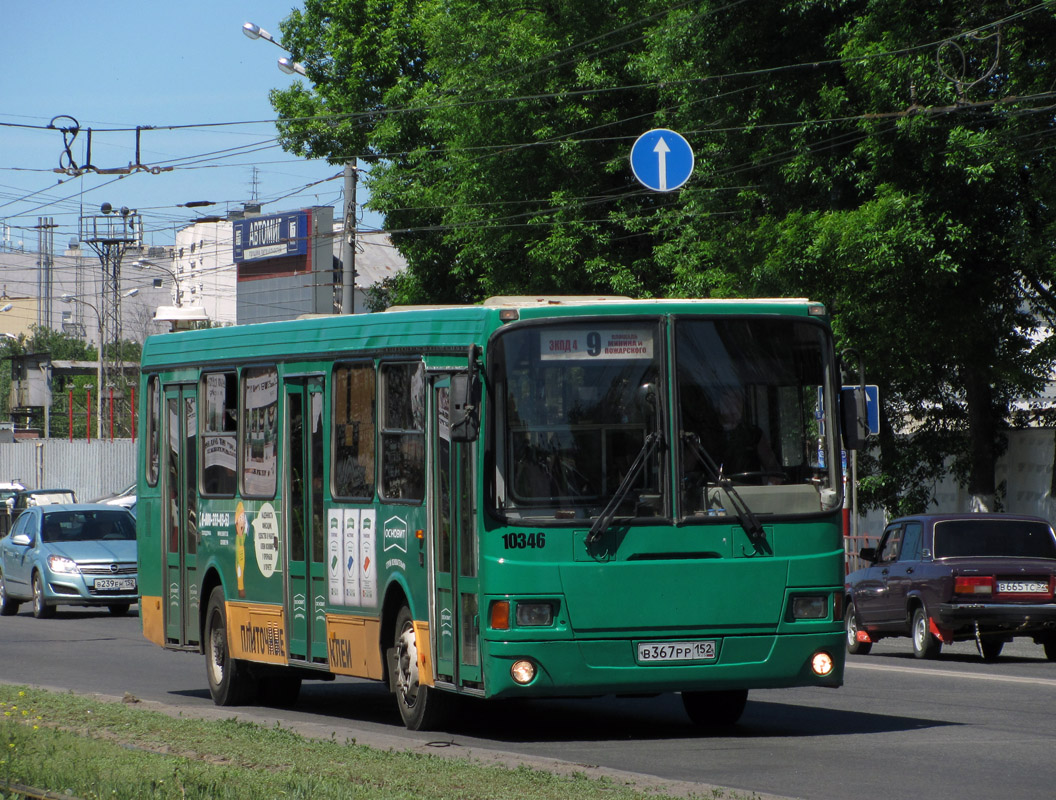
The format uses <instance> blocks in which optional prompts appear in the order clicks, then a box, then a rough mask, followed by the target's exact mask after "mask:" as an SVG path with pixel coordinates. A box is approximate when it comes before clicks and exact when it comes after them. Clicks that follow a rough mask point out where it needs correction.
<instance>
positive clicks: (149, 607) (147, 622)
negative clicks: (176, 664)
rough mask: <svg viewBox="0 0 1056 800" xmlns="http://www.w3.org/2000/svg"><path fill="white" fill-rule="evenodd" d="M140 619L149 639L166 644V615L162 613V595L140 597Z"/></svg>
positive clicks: (161, 644)
mask: <svg viewBox="0 0 1056 800" xmlns="http://www.w3.org/2000/svg"><path fill="white" fill-rule="evenodd" d="M139 619H140V624H141V625H142V627H143V636H144V637H145V638H146V639H147V641H150V642H154V644H156V645H160V646H161V647H164V646H165V616H164V615H163V614H162V613H161V598H160V597H147V596H144V597H141V598H139Z"/></svg>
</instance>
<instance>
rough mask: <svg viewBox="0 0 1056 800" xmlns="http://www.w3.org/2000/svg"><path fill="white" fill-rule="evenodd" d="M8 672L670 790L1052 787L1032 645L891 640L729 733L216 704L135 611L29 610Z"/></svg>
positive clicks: (359, 688)
mask: <svg viewBox="0 0 1056 800" xmlns="http://www.w3.org/2000/svg"><path fill="white" fill-rule="evenodd" d="M133 611H134V609H133ZM0 680H2V681H4V682H6V683H16V684H30V685H34V686H44V687H50V688H61V689H72V690H74V691H77V692H84V693H91V694H101V695H105V696H110V697H118V698H120V697H122V696H124V695H125V694H126V693H127V694H131V695H133V696H135V697H136V698H137V699H140V700H142V701H145V702H147V703H148V704H150V705H153V704H154V703H158V704H164V705H162V706H158V707H159V708H162V709H164V710H168V711H170V712H171V713H181V714H183V715H184V716H192V715H199V716H208V717H218V716H238V718H239V719H243V720H257V721H260V722H262V723H264V724H267V725H271V724H273V723H274V722H275V721H281V722H282V724H284V725H287V726H290V727H294V728H296V729H298V730H301V731H303V732H304V733H306V734H307V735H315V736H320V737H324V738H330V737H331V735H334V736H336V737H337V740H338V741H345V740H355V741H356V742H359V743H362V744H372V745H375V746H380V747H385V748H389V747H398V748H408V749H412V750H418V751H421V752H432V753H436V754H441V755H459V756H471V757H475V758H485V759H494V760H498V761H500V762H502V763H517V762H519V761H521V760H527V761H528V763H532V764H537V765H544V766H547V765H548V766H554V767H556V768H559V769H574V770H576V771H585V772H587V773H588V774H617V775H621V776H622V774H623V773H628V772H629V773H635V774H638V775H642V776H652V777H655V778H660V779H662V780H663V781H672V782H676V783H673V784H662V785H664V786H668V788H670V789H672V790H682V791H685V790H686V789H687V788H691V789H697V790H700V791H701V792H706V791H708V790H709V789H710V787H713V786H722V787H731V788H735V789H739V790H741V791H743V792H745V793H750V792H756V793H758V794H761V795H774V796H779V797H798V798H811V800H845V799H846V798H855V800H900V799H901V798H906V799H907V800H908V799H909V798H912V799H913V800H919V798H947V797H949V798H957V800H976V799H978V800H984V799H985V800H993V798H1005V799H1007V800H1031V798H1039V800H1041V799H1042V798H1044V800H1051V798H1053V797H1056V747H1054V745H1056V663H1050V662H1048V661H1046V660H1045V657H1044V653H1043V651H1042V649H1041V648H1040V647H1038V646H1036V645H1034V644H1032V643H1030V642H1029V641H1018V640H1017V642H1016V643H1014V644H1012V645H1006V648H1005V654H1004V655H1003V656H1002V658H1001V659H1000V660H999V661H998V662H996V663H993V664H984V663H983V662H982V661H981V660H980V659H979V657H978V655H977V654H976V653H975V646H974V645H971V644H960V645H955V646H954V647H950V648H944V650H943V654H942V656H941V657H940V658H939V659H938V660H936V661H928V662H922V661H918V660H916V659H914V658H913V657H912V656H911V655H910V647H909V641H908V640H886V641H884V642H881V643H880V644H878V645H876V646H875V647H874V649H873V653H872V654H871V655H869V656H855V657H852V658H851V659H850V661H849V664H848V669H847V675H846V683H845V685H844V687H843V688H841V689H836V690H833V689H793V690H775V691H755V692H752V693H751V695H749V701H748V708H747V710H746V711H745V714H744V717H743V718H742V720H741V723H740V724H739V725H738V726H737V727H736V728H735V729H734V730H733V731H732V732H730V733H728V734H726V735H708V734H702V733H701V732H700V731H698V730H697V729H696V728H694V727H693V726H692V725H691V724H690V723H689V721H688V720H687V718H686V717H685V714H684V713H683V711H682V706H681V703H680V702H679V700H678V698H677V697H675V696H672V695H664V696H660V697H655V698H635V699H616V698H601V699H596V700H585V701H546V702H530V703H502V704H485V703H472V704H467V705H466V706H465V707H464V708H463V709H462V711H461V714H460V717H459V719H458V720H457V721H456V723H455V725H454V726H453V727H452V728H451V729H450V730H448V731H446V732H443V733H436V732H432V733H426V732H417V733H416V732H409V731H406V730H404V729H403V727H402V725H401V724H400V720H399V715H398V713H397V712H396V709H395V706H394V705H393V702H392V700H391V699H390V698H389V696H388V695H387V694H386V692H385V690H384V688H383V687H381V686H380V685H378V684H375V683H370V682H363V681H356V680H338V681H335V682H332V683H317V682H312V683H306V684H305V686H304V689H303V690H302V696H301V702H300V703H299V704H298V706H297V707H296V708H295V709H293V710H288V711H287V710H280V709H267V708H256V707H243V708H237V709H219V708H217V707H215V706H214V705H213V704H212V701H211V700H210V698H209V692H208V688H207V685H206V680H205V666H204V660H203V658H202V657H201V656H197V655H192V654H185V653H174V652H168V651H165V650H162V649H160V648H158V647H156V646H154V645H152V644H150V643H149V642H147V641H146V640H145V639H143V638H142V637H141V635H140V632H139V619H138V617H137V616H136V615H135V613H133V614H132V615H130V616H128V617H125V618H114V617H111V616H110V615H109V614H107V613H106V612H105V611H103V612H96V611H87V610H80V609H72V608H70V609H67V608H60V609H59V613H58V615H57V616H56V617H55V618H54V619H50V620H36V619H34V618H33V617H32V615H31V614H30V613H29V611H28V607H27V610H25V611H23V612H22V613H20V614H19V615H18V616H15V617H5V618H2V619H0ZM613 771H617V772H613ZM649 780H650V779H649V777H643V778H642V781H643V782H644V784H645V785H649ZM678 782H682V783H678Z"/></svg>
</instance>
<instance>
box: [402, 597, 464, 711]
mask: <svg viewBox="0 0 1056 800" xmlns="http://www.w3.org/2000/svg"><path fill="white" fill-rule="evenodd" d="M394 633H395V636H394V637H393V647H392V650H390V651H389V669H390V673H391V676H392V677H391V685H392V689H393V691H394V692H395V694H396V705H397V706H399V709H400V716H401V717H402V718H403V724H404V725H405V726H407V728H408V729H409V730H412V731H427V730H432V729H434V728H436V727H438V726H440V725H442V724H443V721H444V718H445V716H446V714H447V710H448V708H449V705H450V702H451V699H452V698H451V696H450V695H446V694H444V693H442V692H440V691H438V690H437V689H434V688H433V687H431V686H423V685H422V683H421V680H420V677H419V675H418V642H417V638H416V637H415V633H414V619H413V617H412V616H411V610H410V609H409V608H407V606H403V607H402V608H401V609H400V613H399V614H397V615H396V629H395V632H394Z"/></svg>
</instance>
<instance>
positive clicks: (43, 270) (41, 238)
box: [37, 217, 56, 328]
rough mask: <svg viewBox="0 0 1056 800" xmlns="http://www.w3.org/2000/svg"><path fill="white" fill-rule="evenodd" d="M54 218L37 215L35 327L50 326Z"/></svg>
mask: <svg viewBox="0 0 1056 800" xmlns="http://www.w3.org/2000/svg"><path fill="white" fill-rule="evenodd" d="M55 228H56V225H55V220H54V219H53V218H52V217H37V267H38V270H37V297H38V298H39V302H38V303H37V327H39V328H50V327H52V325H51V292H52V282H53V274H52V273H53V270H54V267H55V232H54V231H55Z"/></svg>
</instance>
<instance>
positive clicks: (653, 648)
mask: <svg viewBox="0 0 1056 800" xmlns="http://www.w3.org/2000/svg"><path fill="white" fill-rule="evenodd" d="M717 653H718V650H717V648H716V646H715V640H714V639H704V640H701V641H696V642H639V643H638V663H640V664H652V663H655V662H664V661H714V660H715V657H716V655H717Z"/></svg>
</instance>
